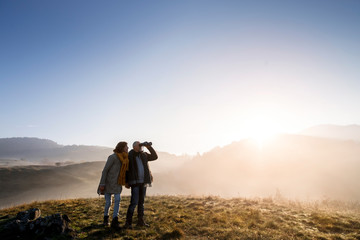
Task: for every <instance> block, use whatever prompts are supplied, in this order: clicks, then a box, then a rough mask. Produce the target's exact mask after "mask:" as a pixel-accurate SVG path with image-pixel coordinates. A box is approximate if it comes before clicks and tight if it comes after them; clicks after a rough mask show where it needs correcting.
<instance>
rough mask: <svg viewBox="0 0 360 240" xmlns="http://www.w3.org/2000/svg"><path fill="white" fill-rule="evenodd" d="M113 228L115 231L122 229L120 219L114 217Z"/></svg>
mask: <svg viewBox="0 0 360 240" xmlns="http://www.w3.org/2000/svg"><path fill="white" fill-rule="evenodd" d="M111 228H114V229H119V228H120V224H119V218H118V217H114V218H113V220H112V221H111Z"/></svg>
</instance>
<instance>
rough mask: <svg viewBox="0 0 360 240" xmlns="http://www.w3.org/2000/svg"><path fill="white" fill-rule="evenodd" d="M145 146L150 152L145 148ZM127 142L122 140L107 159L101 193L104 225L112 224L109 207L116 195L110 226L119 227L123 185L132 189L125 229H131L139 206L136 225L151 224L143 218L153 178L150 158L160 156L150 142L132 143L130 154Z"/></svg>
mask: <svg viewBox="0 0 360 240" xmlns="http://www.w3.org/2000/svg"><path fill="white" fill-rule="evenodd" d="M143 146H145V147H146V148H147V149H148V150H149V152H150V154H149V153H147V152H144V151H142V147H143ZM128 150H129V148H128V146H127V143H126V142H119V143H118V144H117V145H116V147H115V149H114V150H113V152H114V153H113V154H112V155H110V156H109V157H108V159H107V161H106V164H105V167H104V169H103V171H102V175H101V179H100V184H99V187H98V194H103V195H105V210H104V225H105V226H108V225H109V224H110V223H109V210H110V205H111V196H112V194H113V195H114V199H115V203H114V212H113V218H112V221H111V227H113V228H119V227H120V225H119V219H118V214H119V208H120V194H121V191H122V186H125V187H126V188H131V201H130V205H129V208H128V210H127V214H126V222H125V225H124V228H127V229H132V217H133V214H134V210H135V208H136V206H137V208H138V223H137V226H141V227H142V226H149V225H148V224H146V223H145V221H144V200H145V195H146V188H147V187H148V186H151V183H152V180H153V177H152V174H151V171H150V169H149V165H148V161H153V160H156V159H157V158H158V156H157V154H156V152H155V150H154V149H153V148H152V146H151V142H144V143H140V142H139V141H136V142H134V143H133V149H132V150H131V151H130V152H129V153H128Z"/></svg>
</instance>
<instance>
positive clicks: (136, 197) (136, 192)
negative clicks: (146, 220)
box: [126, 184, 146, 224]
mask: <svg viewBox="0 0 360 240" xmlns="http://www.w3.org/2000/svg"><path fill="white" fill-rule="evenodd" d="M145 195H146V187H144V184H137V185H134V186H131V201H130V205H129V208H128V210H127V214H126V221H127V222H128V223H130V224H131V223H132V217H133V215H134V211H135V208H136V206H137V207H138V218H142V217H144V201H145Z"/></svg>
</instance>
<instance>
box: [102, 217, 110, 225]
mask: <svg viewBox="0 0 360 240" xmlns="http://www.w3.org/2000/svg"><path fill="white" fill-rule="evenodd" d="M103 225H104V227H108V226H109V225H110V222H109V216H104V223H103Z"/></svg>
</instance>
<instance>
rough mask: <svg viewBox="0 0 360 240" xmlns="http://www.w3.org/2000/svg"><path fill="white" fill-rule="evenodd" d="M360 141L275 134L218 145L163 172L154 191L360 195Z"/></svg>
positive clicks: (309, 196)
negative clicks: (264, 140) (262, 140)
mask: <svg viewBox="0 0 360 240" xmlns="http://www.w3.org/2000/svg"><path fill="white" fill-rule="evenodd" d="M359 169H360V142H354V141H341V140H336V139H326V138H318V137H311V136H302V135H280V136H278V137H276V138H274V139H272V140H271V141H269V142H267V143H265V144H264V145H263V146H262V147H259V146H258V145H257V143H255V142H253V141H251V140H243V141H239V142H234V143H232V144H229V145H227V146H224V147H221V148H220V147H218V148H215V149H213V150H211V151H210V152H207V153H205V154H203V155H201V156H197V157H195V158H194V159H193V160H192V161H191V162H189V163H188V164H186V165H184V166H183V167H181V168H179V169H177V170H175V171H173V172H170V173H168V174H160V175H158V176H157V177H156V179H157V182H156V183H155V184H156V188H154V191H157V193H163V192H166V193H168V194H178V193H183V194H198V195H203V194H215V195H220V196H229V197H233V196H250V197H251V196H262V197H266V196H274V194H275V193H276V192H280V193H281V194H282V195H283V196H284V197H290V198H299V199H308V200H313V199H323V198H331V199H341V200H344V199H346V200H349V199H351V200H360V175H359Z"/></svg>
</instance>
